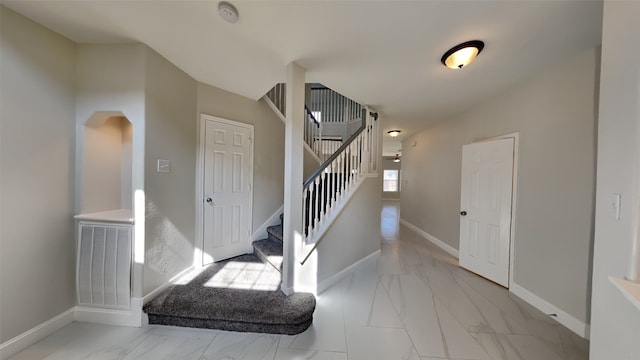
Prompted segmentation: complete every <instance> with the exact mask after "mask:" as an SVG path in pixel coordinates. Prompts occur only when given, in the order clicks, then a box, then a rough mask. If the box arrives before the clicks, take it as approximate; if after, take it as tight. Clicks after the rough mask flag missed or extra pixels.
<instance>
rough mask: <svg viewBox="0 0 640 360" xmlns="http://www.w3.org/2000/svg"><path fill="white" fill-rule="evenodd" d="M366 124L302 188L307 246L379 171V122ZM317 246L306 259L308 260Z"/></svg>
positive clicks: (364, 122) (369, 117)
mask: <svg viewBox="0 0 640 360" xmlns="http://www.w3.org/2000/svg"><path fill="white" fill-rule="evenodd" d="M366 112H367V110H363V119H365V120H364V121H363V125H362V126H361V128H360V129H359V130H358V131H357V132H356V133H355V134H353V135H352V136H351V137H350V138H349V139H348V140H347V141H346V142H345V143H344V144H342V146H340V148H339V149H338V151H337V152H335V153H334V154H333V155H331V157H329V158H328V159H327V161H325V162H324V164H323V165H322V166H321V167H320V168H318V169H317V170H316V171H315V172H314V173H313V174H312V175H311V176H309V178H307V180H306V181H305V182H304V186H303V204H304V216H303V222H304V223H303V229H304V233H305V234H304V235H305V236H304V241H305V243H306V244H313V243H315V242H316V241H317V235H318V234H319V231H320V230H321V229H322V228H323V226H324V225H325V223H327V222H328V220H329V219H331V218H332V215H333V212H335V211H336V210H337V208H338V207H340V206H341V205H342V203H343V202H344V200H345V197H346V196H347V194H349V192H350V191H352V190H353V187H354V186H355V185H356V184H357V183H358V180H360V178H361V177H362V176H363V175H365V174H368V173H371V172H374V171H376V170H377V167H378V165H377V162H378V160H377V154H378V151H377V134H378V130H377V122H376V121H375V118H376V117H377V115H375V117H371V116H366ZM314 249H315V246H314V247H313V248H312V249H311V251H309V253H308V254H307V255H306V256H305V257H304V259H303V260H302V263H303V264H304V262H305V261H306V259H307V258H308V257H309V255H310V254H311V252H313V250H314Z"/></svg>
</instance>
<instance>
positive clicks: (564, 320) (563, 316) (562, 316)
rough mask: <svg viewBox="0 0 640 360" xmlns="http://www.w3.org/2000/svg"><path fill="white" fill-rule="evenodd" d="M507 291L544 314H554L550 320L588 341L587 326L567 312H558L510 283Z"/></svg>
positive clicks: (530, 293)
mask: <svg viewBox="0 0 640 360" xmlns="http://www.w3.org/2000/svg"><path fill="white" fill-rule="evenodd" d="M509 291H510V292H511V293H512V294H514V295H515V296H517V297H519V298H520V299H522V300H524V301H525V302H527V303H528V304H529V305H531V306H533V307H535V308H536V309H538V310H540V311H542V312H543V313H545V314H556V316H551V318H552V319H554V320H556V321H557V322H559V323H560V324H562V325H564V326H565V327H566V328H567V329H569V330H571V331H573V332H574V333H576V334H578V335H579V336H581V337H583V338H585V339H589V333H590V329H589V325H587V324H585V323H584V322H582V321H580V320H578V319H576V318H575V317H574V316H572V315H570V314H568V313H567V312H565V311H563V310H560V309H559V308H557V307H556V306H555V305H553V304H551V303H549V302H548V301H546V300H544V299H542V298H540V297H539V296H537V295H535V294H534V293H532V292H531V291H529V290H527V289H525V288H523V287H522V286H520V285H518V284H516V283H513V282H512V283H511V285H510V287H509Z"/></svg>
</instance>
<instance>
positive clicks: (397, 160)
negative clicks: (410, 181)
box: [393, 154, 400, 163]
mask: <svg viewBox="0 0 640 360" xmlns="http://www.w3.org/2000/svg"><path fill="white" fill-rule="evenodd" d="M393 162H395V163H399V162H400V155H398V154H396V157H394V158H393Z"/></svg>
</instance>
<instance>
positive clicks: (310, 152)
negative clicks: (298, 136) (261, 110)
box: [262, 96, 322, 176]
mask: <svg viewBox="0 0 640 360" xmlns="http://www.w3.org/2000/svg"><path fill="white" fill-rule="evenodd" d="M262 100H264V101H265V102H266V103H267V105H269V107H270V108H271V110H273V112H274V113H276V115H278V117H279V118H280V120H282V122H283V123H286V117H285V116H284V114H283V113H281V112H280V109H278V107H277V106H276V105H275V104H274V103H273V101H271V99H269V97H267V96H263V97H262ZM303 144H304V151H305V158H306V157H307V155H308V156H310V157H311V158H313V160H315V161H316V162H317V164H315V167H316V168H317V167H318V166H320V164H322V159H320V157H319V156H318V155H317V154H316V153H315V151H313V149H312V148H311V146H309V144H307V143H306V142H303ZM306 175H307V174H305V176H306Z"/></svg>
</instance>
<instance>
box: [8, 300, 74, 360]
mask: <svg viewBox="0 0 640 360" xmlns="http://www.w3.org/2000/svg"><path fill="white" fill-rule="evenodd" d="M74 312H75V308H71V309H69V310H67V311H65V312H63V313H61V314H59V315H57V316H54V317H53V318H51V319H49V320H47V321H45V322H43V323H42V324H40V325H37V326H35V327H34V328H32V329H29V330H27V331H25V332H23V333H22V334H20V335H18V336H16V337H14V338H13V339H10V340H7V341H6V342H4V343H2V344H0V359H2V360H4V359H8V358H9V357H11V356H13V355H15V354H17V353H19V352H20V351H22V350H24V349H26V348H27V347H29V346H31V345H33V344H35V343H36V342H38V341H40V340H42V339H44V338H45V337H47V336H49V335H51V334H52V333H54V332H56V331H58V330H60V329H61V328H63V327H65V326H67V325H69V324H71V323H72V322H73V321H74V317H75V316H74Z"/></svg>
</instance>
